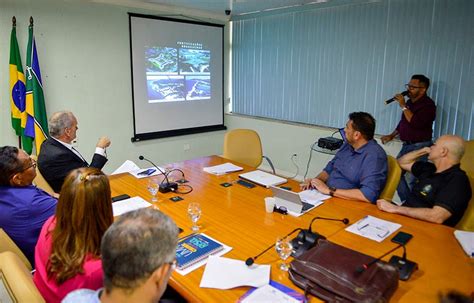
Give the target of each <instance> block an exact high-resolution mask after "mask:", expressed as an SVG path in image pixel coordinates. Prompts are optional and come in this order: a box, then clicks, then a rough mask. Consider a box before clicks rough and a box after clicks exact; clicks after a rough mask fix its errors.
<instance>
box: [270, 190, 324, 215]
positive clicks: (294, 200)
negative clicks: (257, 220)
mask: <svg viewBox="0 0 474 303" xmlns="http://www.w3.org/2000/svg"><path fill="white" fill-rule="evenodd" d="M270 189H271V190H272V192H273V197H274V198H275V204H276V206H277V207H280V206H284V207H286V209H288V210H289V211H290V212H293V213H295V215H296V216H299V215H302V214H304V213H306V212H308V211H310V210H311V209H313V208H315V207H316V206H317V205H313V204H310V203H306V202H303V201H302V200H301V198H300V195H299V194H298V193H295V192H294V191H289V190H286V189H283V188H280V187H275V186H270Z"/></svg>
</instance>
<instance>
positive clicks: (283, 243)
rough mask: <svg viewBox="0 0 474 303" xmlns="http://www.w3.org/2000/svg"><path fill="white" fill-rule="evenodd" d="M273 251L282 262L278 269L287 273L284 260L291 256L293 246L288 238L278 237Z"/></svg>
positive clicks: (287, 267) (286, 265)
mask: <svg viewBox="0 0 474 303" xmlns="http://www.w3.org/2000/svg"><path fill="white" fill-rule="evenodd" d="M275 249H276V251H277V253H278V255H279V256H280V259H281V260H282V262H281V264H280V269H281V270H283V271H288V269H289V266H288V264H286V259H288V257H289V256H290V255H291V253H292V251H293V245H292V244H291V240H290V239H289V238H288V237H278V238H277V240H276V244H275Z"/></svg>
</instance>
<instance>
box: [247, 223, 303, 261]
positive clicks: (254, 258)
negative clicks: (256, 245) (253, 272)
mask: <svg viewBox="0 0 474 303" xmlns="http://www.w3.org/2000/svg"><path fill="white" fill-rule="evenodd" d="M297 230H301V231H302V229H301V228H295V229H293V230H292V231H291V232H289V233H288V234H287V235H286V236H284V237H283V238H286V237H288V236H289V235H291V234H292V233H294V232H295V231H297ZM275 245H276V242H274V243H273V244H272V245H270V246H269V247H267V248H266V249H265V250H264V251H262V252H261V253H259V254H258V255H256V256H255V257H253V258H252V257H250V258H248V259H247V260H245V264H246V265H247V266H251V265H252V264H253V263H254V262H255V261H256V260H257V258H258V257H260V256H261V255H263V254H264V253H266V252H267V251H269V250H270V248H272V247H274V246H275Z"/></svg>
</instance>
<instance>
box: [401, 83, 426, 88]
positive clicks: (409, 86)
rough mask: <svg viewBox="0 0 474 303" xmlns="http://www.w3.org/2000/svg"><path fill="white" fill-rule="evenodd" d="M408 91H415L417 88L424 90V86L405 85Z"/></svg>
mask: <svg viewBox="0 0 474 303" xmlns="http://www.w3.org/2000/svg"><path fill="white" fill-rule="evenodd" d="M405 88H406V89H415V88H423V86H414V85H410V84H405Z"/></svg>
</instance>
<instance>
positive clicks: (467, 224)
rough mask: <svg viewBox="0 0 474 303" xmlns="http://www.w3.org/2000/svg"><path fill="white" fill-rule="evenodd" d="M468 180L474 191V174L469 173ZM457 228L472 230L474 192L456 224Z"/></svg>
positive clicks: (473, 228) (473, 227) (473, 229)
mask: <svg viewBox="0 0 474 303" xmlns="http://www.w3.org/2000/svg"><path fill="white" fill-rule="evenodd" d="M468 176H469V182H470V183H471V190H472V191H473V192H474V174H471V175H469V174H468ZM456 228H457V229H462V230H467V231H474V194H473V195H472V197H471V200H470V201H469V205H468V206H467V208H466V211H465V212H464V216H463V217H462V219H461V221H459V222H458V224H457V225H456Z"/></svg>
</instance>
